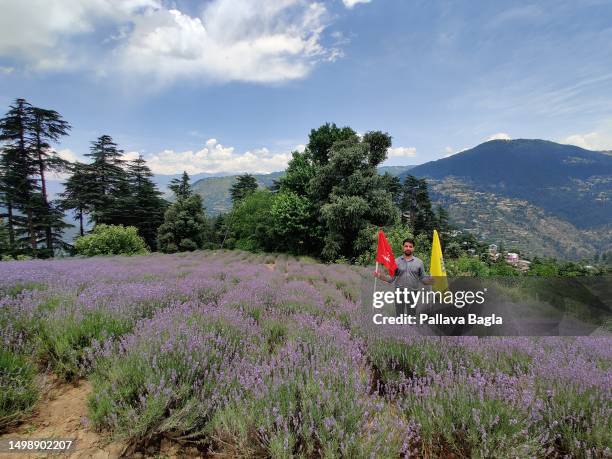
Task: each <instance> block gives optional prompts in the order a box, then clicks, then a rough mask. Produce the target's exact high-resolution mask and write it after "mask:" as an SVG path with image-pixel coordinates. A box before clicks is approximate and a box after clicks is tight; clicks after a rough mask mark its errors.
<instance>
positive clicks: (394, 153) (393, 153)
mask: <svg viewBox="0 0 612 459" xmlns="http://www.w3.org/2000/svg"><path fill="white" fill-rule="evenodd" d="M387 155H388V157H389V158H407V157H413V156H416V148H414V147H391V148H389V149H388V150H387Z"/></svg>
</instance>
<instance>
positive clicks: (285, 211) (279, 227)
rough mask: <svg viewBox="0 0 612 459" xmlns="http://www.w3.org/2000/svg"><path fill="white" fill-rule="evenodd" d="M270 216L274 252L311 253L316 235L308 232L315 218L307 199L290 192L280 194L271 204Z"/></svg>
mask: <svg viewBox="0 0 612 459" xmlns="http://www.w3.org/2000/svg"><path fill="white" fill-rule="evenodd" d="M270 214H271V215H270V217H271V219H272V221H273V224H272V228H271V229H272V232H273V234H274V239H275V241H277V243H276V247H275V249H276V250H280V251H287V252H291V253H295V254H305V253H310V252H311V250H312V248H313V246H314V245H315V244H316V241H315V240H316V238H317V235H316V234H312V233H311V232H310V227H311V222H312V220H313V219H314V218H315V216H314V207H313V206H312V204H311V202H310V201H309V200H308V198H306V197H304V196H300V195H298V194H297V193H293V192H291V191H288V192H280V193H279V194H278V195H277V196H276V197H275V198H274V201H273V202H272V206H271V210H270Z"/></svg>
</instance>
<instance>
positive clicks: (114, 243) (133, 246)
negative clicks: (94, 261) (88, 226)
mask: <svg viewBox="0 0 612 459" xmlns="http://www.w3.org/2000/svg"><path fill="white" fill-rule="evenodd" d="M74 247H75V250H76V252H77V254H79V255H85V256H86V257H93V256H96V255H142V254H146V253H147V252H148V250H147V244H146V243H145V241H144V239H143V238H142V237H140V236H139V235H138V230H137V229H136V228H135V227H133V226H127V227H124V226H123V225H103V224H101V225H96V227H95V228H94V230H93V231H92V232H91V234H88V235H87V236H81V237H79V238H78V239H77V240H76V241H75V243H74Z"/></svg>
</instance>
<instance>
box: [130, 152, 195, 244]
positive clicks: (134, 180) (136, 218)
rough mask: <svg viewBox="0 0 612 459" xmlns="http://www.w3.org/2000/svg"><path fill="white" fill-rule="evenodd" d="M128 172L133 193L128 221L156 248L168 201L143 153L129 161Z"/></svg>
mask: <svg viewBox="0 0 612 459" xmlns="http://www.w3.org/2000/svg"><path fill="white" fill-rule="evenodd" d="M127 174H128V183H129V188H130V193H131V196H130V199H129V200H128V201H127V207H128V208H129V211H130V212H129V218H128V223H129V224H130V225H131V226H135V227H136V228H138V233H139V234H140V236H142V237H143V238H144V240H145V242H146V243H147V244H148V246H149V247H150V248H151V249H152V250H156V249H157V229H158V228H159V226H160V225H161V224H162V223H163V221H164V212H165V210H166V207H167V203H166V201H165V200H164V199H162V197H161V196H162V193H161V192H160V191H159V190H158V189H157V187H156V186H155V184H154V183H153V181H152V180H151V177H153V173H152V172H151V169H149V167H148V166H147V163H146V161H145V160H144V158H143V157H142V155H140V156H138V158H137V159H135V160H134V161H132V162H131V163H129V165H128V168H127ZM187 180H188V179H187Z"/></svg>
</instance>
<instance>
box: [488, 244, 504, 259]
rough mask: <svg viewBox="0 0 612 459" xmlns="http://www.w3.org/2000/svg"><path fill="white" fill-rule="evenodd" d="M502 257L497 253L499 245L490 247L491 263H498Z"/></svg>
mask: <svg viewBox="0 0 612 459" xmlns="http://www.w3.org/2000/svg"><path fill="white" fill-rule="evenodd" d="M500 255H501V254H500V253H499V252H498V251H497V244H491V245H489V259H490V260H491V261H497V260H498V259H499V257H500Z"/></svg>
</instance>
